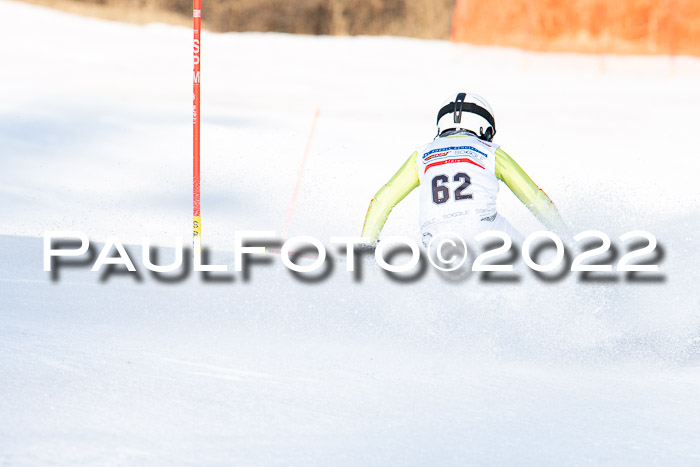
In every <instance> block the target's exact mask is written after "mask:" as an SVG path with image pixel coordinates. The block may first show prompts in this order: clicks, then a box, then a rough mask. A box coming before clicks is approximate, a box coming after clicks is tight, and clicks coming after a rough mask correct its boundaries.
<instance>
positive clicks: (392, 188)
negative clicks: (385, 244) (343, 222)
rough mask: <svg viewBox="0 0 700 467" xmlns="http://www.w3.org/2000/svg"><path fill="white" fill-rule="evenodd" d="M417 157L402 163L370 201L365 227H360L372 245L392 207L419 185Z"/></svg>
mask: <svg viewBox="0 0 700 467" xmlns="http://www.w3.org/2000/svg"><path fill="white" fill-rule="evenodd" d="M417 157H418V152H414V153H413V154H411V157H409V158H408V160H407V161H406V162H404V164H403V165H402V166H401V168H400V169H399V171H398V172H396V174H394V176H393V177H391V180H389V181H388V182H387V183H386V185H384V186H383V187H382V188H381V189H380V190H379V191H378V192H377V194H376V195H374V198H373V199H372V201H370V203H369V209H368V210H367V215H366V216H365V225H364V226H363V227H362V236H363V237H369V238H370V239H371V242H372V243H376V241H377V238H378V237H379V232H380V231H381V230H382V227H384V223H385V222H386V220H387V218H388V217H389V214H390V213H391V210H392V209H394V206H396V205H397V204H398V203H399V201H401V200H402V199H404V198H405V197H406V195H407V194H409V193H410V192H411V191H412V190H413V189H414V188H415V187H417V186H418V185H420V179H419V178H418V165H417V160H416V158H417Z"/></svg>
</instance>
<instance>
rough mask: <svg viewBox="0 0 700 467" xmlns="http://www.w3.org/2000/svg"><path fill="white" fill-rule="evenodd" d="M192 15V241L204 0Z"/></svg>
mask: <svg viewBox="0 0 700 467" xmlns="http://www.w3.org/2000/svg"><path fill="white" fill-rule="evenodd" d="M192 17H193V19H194V23H193V26H194V43H193V45H194V70H193V74H192V91H193V93H192V101H193V106H192V136H193V138H192V141H193V145H192V161H193V170H192V227H193V229H192V241H193V243H195V247H196V240H197V239H198V238H200V237H201V236H202V218H201V211H200V207H201V203H200V179H199V124H200V120H201V112H200V107H199V88H200V71H199V66H200V63H201V56H200V48H201V42H200V36H201V32H202V0H193V5H192Z"/></svg>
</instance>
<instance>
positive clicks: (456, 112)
mask: <svg viewBox="0 0 700 467" xmlns="http://www.w3.org/2000/svg"><path fill="white" fill-rule="evenodd" d="M457 129H463V130H467V131H471V132H472V133H474V134H475V135H476V136H478V137H479V139H483V140H484V141H491V140H492V139H493V137H494V135H495V134H496V120H495V119H494V116H493V109H492V108H491V106H490V105H489V103H488V102H486V99H484V98H483V97H481V96H478V95H476V94H472V93H468V92H459V93H457V94H451V95H450V97H448V98H447V99H445V102H443V104H442V106H440V110H439V111H438V115H437V130H438V132H437V134H438V136H440V134H441V133H442V132H443V131H445V130H457Z"/></svg>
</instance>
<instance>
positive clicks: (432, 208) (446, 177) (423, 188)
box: [417, 136, 499, 240]
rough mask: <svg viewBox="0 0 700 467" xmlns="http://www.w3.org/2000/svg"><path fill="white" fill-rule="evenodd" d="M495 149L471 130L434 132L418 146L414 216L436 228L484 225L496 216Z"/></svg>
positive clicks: (429, 230) (430, 231)
mask: <svg viewBox="0 0 700 467" xmlns="http://www.w3.org/2000/svg"><path fill="white" fill-rule="evenodd" d="M496 149H498V145H497V144H494V143H488V142H485V141H482V140H480V139H479V138H477V137H475V136H455V137H447V138H436V139H435V140H433V141H432V142H430V143H428V144H426V145H425V146H423V147H422V148H420V149H419V150H418V161H417V166H418V177H419V178H420V214H419V222H420V228H421V232H422V234H423V237H424V240H425V239H426V237H428V238H429V237H430V236H431V235H435V234H436V233H438V232H447V231H454V232H458V233H474V232H479V231H483V230H489V229H490V228H491V226H492V223H493V220H494V219H495V217H496V197H497V196H498V188H499V183H498V179H497V178H496Z"/></svg>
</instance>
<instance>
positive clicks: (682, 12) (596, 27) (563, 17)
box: [451, 0, 700, 55]
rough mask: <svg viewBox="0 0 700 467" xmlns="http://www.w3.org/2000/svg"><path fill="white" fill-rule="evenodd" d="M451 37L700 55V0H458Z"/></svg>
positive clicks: (530, 46)
mask: <svg viewBox="0 0 700 467" xmlns="http://www.w3.org/2000/svg"><path fill="white" fill-rule="evenodd" d="M451 39H452V40H453V41H457V42H469V43H473V44H492V45H505V46H515V47H522V48H526V49H531V50H545V51H575V52H593V53H656V54H671V55H677V54H691V55H700V0H656V1H655V0H501V1H499V2H489V1H483V0H481V1H477V0H456V4H455V10H454V17H453V23H452V32H451Z"/></svg>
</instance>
